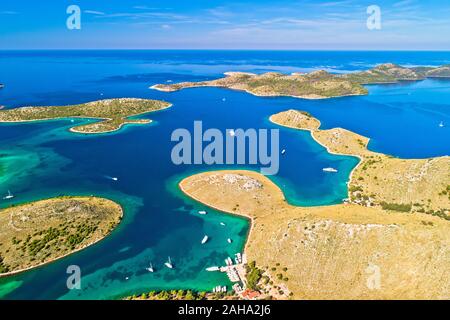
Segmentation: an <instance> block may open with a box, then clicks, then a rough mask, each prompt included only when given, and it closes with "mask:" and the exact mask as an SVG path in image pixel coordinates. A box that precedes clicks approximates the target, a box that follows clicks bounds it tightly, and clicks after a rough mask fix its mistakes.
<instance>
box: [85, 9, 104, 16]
mask: <svg viewBox="0 0 450 320" xmlns="http://www.w3.org/2000/svg"><path fill="white" fill-rule="evenodd" d="M84 13H87V14H93V15H97V16H103V15H105V13H104V12H101V11H95V10H84Z"/></svg>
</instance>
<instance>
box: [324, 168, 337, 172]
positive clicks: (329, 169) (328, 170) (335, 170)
mask: <svg viewBox="0 0 450 320" xmlns="http://www.w3.org/2000/svg"><path fill="white" fill-rule="evenodd" d="M322 170H323V171H325V172H338V171H337V169H335V168H323V169H322Z"/></svg>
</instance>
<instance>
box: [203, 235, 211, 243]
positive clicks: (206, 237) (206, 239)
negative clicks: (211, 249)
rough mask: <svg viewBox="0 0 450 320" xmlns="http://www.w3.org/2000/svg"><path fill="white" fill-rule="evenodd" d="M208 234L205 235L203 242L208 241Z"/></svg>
mask: <svg viewBox="0 0 450 320" xmlns="http://www.w3.org/2000/svg"><path fill="white" fill-rule="evenodd" d="M208 239H209V238H208V236H204V237H203V239H202V244H205V243H206V242H207V241H208Z"/></svg>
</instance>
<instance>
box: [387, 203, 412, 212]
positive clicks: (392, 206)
mask: <svg viewBox="0 0 450 320" xmlns="http://www.w3.org/2000/svg"><path fill="white" fill-rule="evenodd" d="M380 205H381V208H383V210H391V211H399V212H411V208H412V205H411V204H401V203H387V202H384V201H383V202H381V203H380Z"/></svg>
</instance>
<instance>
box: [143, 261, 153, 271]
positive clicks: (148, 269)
mask: <svg viewBox="0 0 450 320" xmlns="http://www.w3.org/2000/svg"><path fill="white" fill-rule="evenodd" d="M145 269H146V270H147V271H148V272H153V271H154V270H153V266H152V264H151V263H150V266H149V267H148V268H145Z"/></svg>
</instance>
